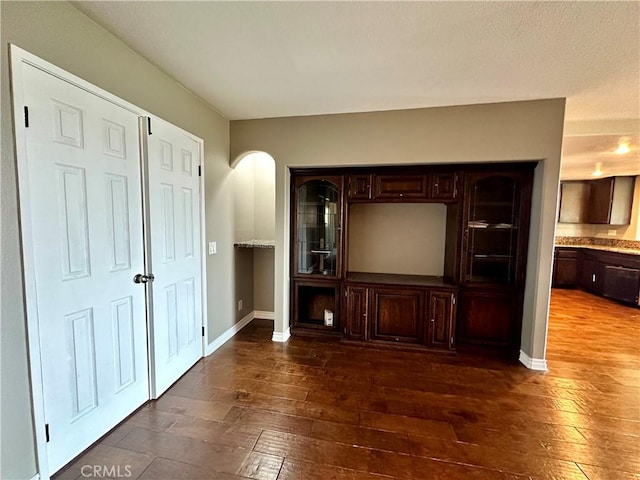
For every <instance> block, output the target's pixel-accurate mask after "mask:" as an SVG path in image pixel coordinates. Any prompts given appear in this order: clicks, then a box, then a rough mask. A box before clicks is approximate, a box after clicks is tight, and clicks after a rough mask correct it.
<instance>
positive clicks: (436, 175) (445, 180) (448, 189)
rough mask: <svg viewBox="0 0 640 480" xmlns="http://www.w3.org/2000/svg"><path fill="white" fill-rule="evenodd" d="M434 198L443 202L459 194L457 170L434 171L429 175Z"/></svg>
mask: <svg viewBox="0 0 640 480" xmlns="http://www.w3.org/2000/svg"><path fill="white" fill-rule="evenodd" d="M429 183H430V186H431V194H430V196H429V198H431V199H432V200H434V201H436V200H440V201H443V202H446V201H449V200H455V199H456V198H457V196H458V174H457V172H433V173H431V174H430V176H429Z"/></svg>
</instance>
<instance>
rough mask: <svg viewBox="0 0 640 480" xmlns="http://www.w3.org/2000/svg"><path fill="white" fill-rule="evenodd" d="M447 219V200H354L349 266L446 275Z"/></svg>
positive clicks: (354, 269)
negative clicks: (379, 201) (406, 201)
mask: <svg viewBox="0 0 640 480" xmlns="http://www.w3.org/2000/svg"><path fill="white" fill-rule="evenodd" d="M446 222H447V207H446V206H445V205H444V204H428V203H364V204H354V205H352V206H351V207H350V210H349V250H348V266H347V268H348V270H350V271H352V272H371V273H400V274H406V275H436V276H442V273H443V271H444V243H445V236H446V231H447V226H446ZM397 245H402V248H395V247H396V246H397Z"/></svg>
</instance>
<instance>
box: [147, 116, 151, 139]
mask: <svg viewBox="0 0 640 480" xmlns="http://www.w3.org/2000/svg"><path fill="white" fill-rule="evenodd" d="M147 131H148V132H149V135H151V117H147Z"/></svg>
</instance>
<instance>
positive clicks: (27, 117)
mask: <svg viewBox="0 0 640 480" xmlns="http://www.w3.org/2000/svg"><path fill="white" fill-rule="evenodd" d="M24 126H25V128H29V107H27V106H26V105H25V106H24Z"/></svg>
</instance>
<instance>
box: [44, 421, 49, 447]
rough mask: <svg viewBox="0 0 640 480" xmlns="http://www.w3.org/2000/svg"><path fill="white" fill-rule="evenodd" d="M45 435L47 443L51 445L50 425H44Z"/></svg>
mask: <svg viewBox="0 0 640 480" xmlns="http://www.w3.org/2000/svg"><path fill="white" fill-rule="evenodd" d="M44 435H45V437H46V438H47V443H49V424H48V423H45V424H44Z"/></svg>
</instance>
